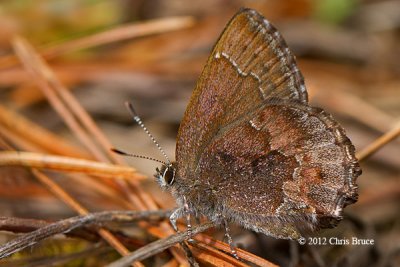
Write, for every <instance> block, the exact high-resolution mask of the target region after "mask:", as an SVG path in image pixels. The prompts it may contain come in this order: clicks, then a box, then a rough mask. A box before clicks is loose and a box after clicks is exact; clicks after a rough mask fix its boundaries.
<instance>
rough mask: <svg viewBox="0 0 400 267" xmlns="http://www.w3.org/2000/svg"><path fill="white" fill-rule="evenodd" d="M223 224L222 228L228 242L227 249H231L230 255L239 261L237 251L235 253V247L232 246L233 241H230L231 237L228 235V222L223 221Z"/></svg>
mask: <svg viewBox="0 0 400 267" xmlns="http://www.w3.org/2000/svg"><path fill="white" fill-rule="evenodd" d="M223 224H224V227H225V237H226V239H227V240H228V244H229V247H230V249H231V254H232V256H233V257H235V258H236V259H239V256H238V254H237V251H236V247H235V245H234V244H233V240H232V237H231V235H230V234H229V232H230V229H229V225H228V222H227V221H226V220H225V219H224V220H223Z"/></svg>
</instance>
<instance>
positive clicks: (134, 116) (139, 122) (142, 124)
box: [117, 102, 171, 165]
mask: <svg viewBox="0 0 400 267" xmlns="http://www.w3.org/2000/svg"><path fill="white" fill-rule="evenodd" d="M125 105H126V107H127V108H128V110H129V112H130V113H131V115H132V117H133V119H134V120H135V121H136V123H137V124H139V126H140V127H142V129H143V130H144V131H145V132H146V134H147V135H148V136H149V137H150V139H151V141H153V143H154V144H155V145H156V147H157V148H158V150H160V152H161V154H163V155H164V157H165V159H166V160H167V163H168V165H171V161H170V160H169V158H168V156H167V154H166V153H165V152H164V149H162V147H161V146H160V144H159V143H158V142H157V141H156V139H154V137H153V135H152V134H151V133H150V132H149V130H147V128H146V126H144V123H143V122H142V120H141V119H140V117H139V115H138V114H137V113H136V111H135V109H134V108H133V105H132V103H131V102H125ZM117 153H118V152H117ZM159 162H160V161H159Z"/></svg>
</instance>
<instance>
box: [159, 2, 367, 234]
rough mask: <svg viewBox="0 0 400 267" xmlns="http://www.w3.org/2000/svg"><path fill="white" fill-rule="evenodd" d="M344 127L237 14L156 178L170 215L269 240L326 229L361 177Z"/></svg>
mask: <svg viewBox="0 0 400 267" xmlns="http://www.w3.org/2000/svg"><path fill="white" fill-rule="evenodd" d="M354 151H355V149H354V146H353V145H352V143H351V141H350V140H349V138H348V137H347V136H346V134H345V131H344V130H343V128H342V127H341V126H340V125H339V124H338V123H337V122H336V121H335V120H334V119H333V118H332V116H331V115H329V114H328V113H326V112H325V111H323V110H322V109H320V108H316V107H311V106H310V105H309V104H308V96H307V91H306V86H305V83H304V79H303V76H302V74H301V72H300V70H299V68H298V67H297V64H296V61H295V57H294V56H293V54H292V53H291V52H290V50H289V48H288V46H287V44H286V42H285V40H284V39H283V37H282V36H281V34H280V33H279V32H278V31H277V29H276V28H275V27H274V26H272V25H271V23H270V22H268V21H267V20H266V19H265V18H264V17H263V16H262V15H260V14H259V13H257V12H256V11H255V10H252V9H242V10H240V11H239V12H238V13H237V14H236V15H235V16H234V17H233V18H232V19H231V21H230V22H229V23H228V25H227V26H226V28H225V29H224V31H223V33H222V34H221V36H220V37H219V39H218V41H217V43H216V44H215V46H214V48H213V50H212V52H211V55H210V56H209V58H208V60H207V63H206V65H205V67H204V69H203V72H202V74H201V76H200V78H199V79H198V82H197V84H196V87H195V89H194V91H193V94H192V96H191V99H190V102H189V104H188V106H187V109H186V111H185V114H184V116H183V119H182V122H181V124H180V127H179V132H178V136H177V145H176V162H172V163H170V162H167V163H165V164H163V166H162V167H161V169H157V174H156V175H155V176H156V178H157V180H158V181H159V183H160V184H161V186H162V187H163V188H164V189H166V190H169V191H170V192H171V193H172V194H173V196H174V197H175V198H176V200H177V203H178V206H179V208H178V209H177V210H176V211H175V212H174V214H173V216H172V218H171V219H172V222H173V224H174V225H175V228H176V219H177V218H178V217H181V216H184V215H185V214H192V215H194V216H196V217H200V216H205V217H207V218H208V219H209V220H211V221H213V222H214V223H215V224H229V223H236V224H239V225H241V226H243V227H244V228H247V229H250V230H253V231H255V232H259V233H263V234H266V235H269V236H273V237H276V238H285V239H298V238H300V237H301V236H302V235H303V234H304V233H307V232H310V231H311V232H312V231H315V230H317V229H321V228H329V227H334V226H335V225H336V224H337V223H338V222H339V221H340V220H341V219H342V212H343V208H344V207H345V206H346V205H348V204H351V203H354V202H355V201H356V200H357V184H356V178H357V177H358V176H359V175H360V174H361V169H360V166H359V164H358V161H357V159H356V157H355V152H354Z"/></svg>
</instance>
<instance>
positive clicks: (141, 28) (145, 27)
mask: <svg viewBox="0 0 400 267" xmlns="http://www.w3.org/2000/svg"><path fill="white" fill-rule="evenodd" d="M194 22H195V20H194V19H193V17H189V16H182V17H170V18H161V19H154V20H149V21H146V22H139V23H132V24H126V25H121V26H118V27H116V28H113V29H109V30H106V31H104V32H100V33H95V34H93V35H89V36H85V37H82V38H78V39H75V40H71V41H67V42H64V43H62V44H59V45H56V46H53V47H48V48H47V49H42V50H41V52H40V54H41V55H42V56H43V57H44V58H45V59H51V58H54V57H57V56H60V55H62V54H65V53H69V52H73V51H77V50H82V49H87V48H91V47H96V46H100V45H104V44H108V43H113V42H118V41H122V40H127V39H131V38H137V37H143V36H147V35H152V34H159V33H164V32H169V31H176V30H180V29H184V28H188V27H190V26H192V25H193V24H194ZM16 64H18V60H17V58H16V57H15V56H14V55H8V56H4V57H2V58H0V68H9V67H12V66H15V65H16Z"/></svg>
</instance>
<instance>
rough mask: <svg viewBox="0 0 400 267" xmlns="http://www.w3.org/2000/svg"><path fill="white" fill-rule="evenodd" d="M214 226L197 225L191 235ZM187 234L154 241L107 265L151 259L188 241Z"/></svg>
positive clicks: (120, 265) (114, 266) (209, 223)
mask: <svg viewBox="0 0 400 267" xmlns="http://www.w3.org/2000/svg"><path fill="white" fill-rule="evenodd" d="M213 226H214V224H213V223H212V222H208V223H205V224H202V225H199V226H197V227H195V228H193V229H192V234H193V235H196V234H198V233H201V232H204V231H206V230H207V229H209V228H211V227H213ZM189 238H190V236H189V233H188V232H187V231H186V232H180V233H177V234H175V235H171V236H169V237H166V238H163V239H159V240H157V241H154V242H152V243H150V244H148V245H146V246H144V247H141V248H139V249H138V250H135V251H134V252H132V253H130V254H129V255H127V256H125V257H122V258H121V259H119V260H117V261H114V262H113V263H111V264H109V265H107V266H108V267H123V266H128V265H129V264H131V263H132V262H134V261H140V260H143V259H146V258H148V257H151V256H153V255H155V254H157V253H160V252H161V251H163V250H165V249H167V248H169V247H171V246H173V245H175V244H177V243H180V242H183V241H185V240H187V239H189Z"/></svg>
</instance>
